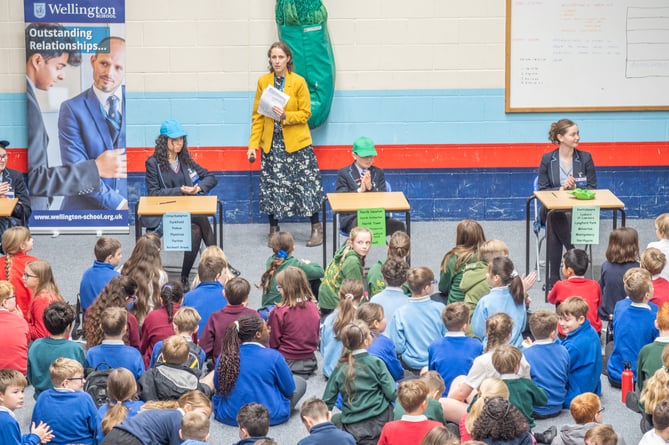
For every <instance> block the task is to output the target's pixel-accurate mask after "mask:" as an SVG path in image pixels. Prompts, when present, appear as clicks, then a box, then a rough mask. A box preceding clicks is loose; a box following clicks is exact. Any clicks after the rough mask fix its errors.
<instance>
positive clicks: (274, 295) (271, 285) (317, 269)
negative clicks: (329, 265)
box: [258, 232, 324, 307]
mask: <svg viewBox="0 0 669 445" xmlns="http://www.w3.org/2000/svg"><path fill="white" fill-rule="evenodd" d="M269 246H270V247H271V248H272V250H273V251H274V253H273V254H272V255H271V256H270V257H269V258H267V270H266V271H265V273H263V274H262V277H261V278H260V285H259V286H258V287H259V288H261V289H262V306H263V307H267V306H270V305H275V304H277V303H278V302H279V301H281V294H280V293H279V291H278V290H277V288H276V276H277V274H278V273H279V272H281V271H282V270H284V269H285V268H287V267H288V266H295V267H297V268H298V269H301V270H302V271H304V273H305V275H306V276H307V280H309V284H310V285H311V289H312V291H313V292H314V293H317V292H318V286H319V285H320V280H321V278H323V273H324V270H323V267H322V266H321V265H320V264H317V263H312V262H310V261H308V260H299V259H297V258H295V257H294V256H292V254H293V251H294V250H295V241H294V240H293V235H291V234H290V232H277V233H275V234H273V235H272V237H271V238H270V240H269Z"/></svg>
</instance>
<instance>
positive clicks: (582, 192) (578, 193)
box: [567, 188, 595, 200]
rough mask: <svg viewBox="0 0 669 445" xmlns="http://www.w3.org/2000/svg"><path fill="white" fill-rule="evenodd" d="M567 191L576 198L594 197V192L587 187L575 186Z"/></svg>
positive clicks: (586, 198)
mask: <svg viewBox="0 0 669 445" xmlns="http://www.w3.org/2000/svg"><path fill="white" fill-rule="evenodd" d="M567 193H569V194H570V195H572V196H573V197H574V198H576V199H583V200H588V199H595V192H593V191H592V190H588V189H579V188H576V189H574V190H569V191H568V192H567Z"/></svg>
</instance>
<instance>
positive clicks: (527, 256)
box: [525, 195, 539, 275]
mask: <svg viewBox="0 0 669 445" xmlns="http://www.w3.org/2000/svg"><path fill="white" fill-rule="evenodd" d="M535 199H537V198H536V197H535V196H534V195H532V196H530V197H529V198H527V202H526V203H525V275H529V273H530V203H531V202H532V201H533V200H535ZM538 260H539V259H538V258H537V261H538Z"/></svg>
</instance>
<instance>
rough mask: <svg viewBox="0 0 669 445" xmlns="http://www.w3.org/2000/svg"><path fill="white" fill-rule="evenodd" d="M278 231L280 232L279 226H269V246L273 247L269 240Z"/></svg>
mask: <svg viewBox="0 0 669 445" xmlns="http://www.w3.org/2000/svg"><path fill="white" fill-rule="evenodd" d="M278 232H279V226H269V235H267V247H272V246H270V244H269V242H270V240H271V239H272V236H273V235H274V234H275V233H278Z"/></svg>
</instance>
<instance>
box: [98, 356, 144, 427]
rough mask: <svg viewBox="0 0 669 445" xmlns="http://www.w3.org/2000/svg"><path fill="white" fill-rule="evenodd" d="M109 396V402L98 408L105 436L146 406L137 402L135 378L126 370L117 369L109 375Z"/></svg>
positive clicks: (139, 401)
mask: <svg viewBox="0 0 669 445" xmlns="http://www.w3.org/2000/svg"><path fill="white" fill-rule="evenodd" d="M107 396H108V398H109V401H108V402H107V403H105V404H104V405H102V406H100V408H98V415H99V417H100V418H101V419H102V432H103V434H105V435H106V434H108V433H109V432H110V431H111V429H112V428H114V427H115V426H116V425H118V424H119V423H121V422H123V421H124V420H125V419H126V418H132V417H134V416H135V415H136V414H137V413H138V412H139V410H140V409H141V408H142V406H144V402H142V401H141V400H137V382H136V381H135V376H133V375H132V372H130V371H129V370H127V369H125V368H116V369H114V370H113V371H112V372H111V373H110V374H109V377H108V378H107Z"/></svg>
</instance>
